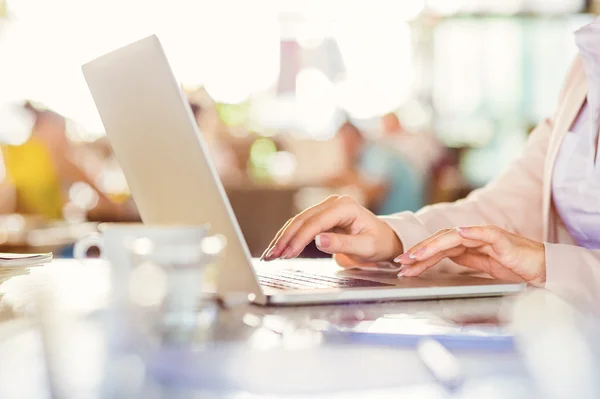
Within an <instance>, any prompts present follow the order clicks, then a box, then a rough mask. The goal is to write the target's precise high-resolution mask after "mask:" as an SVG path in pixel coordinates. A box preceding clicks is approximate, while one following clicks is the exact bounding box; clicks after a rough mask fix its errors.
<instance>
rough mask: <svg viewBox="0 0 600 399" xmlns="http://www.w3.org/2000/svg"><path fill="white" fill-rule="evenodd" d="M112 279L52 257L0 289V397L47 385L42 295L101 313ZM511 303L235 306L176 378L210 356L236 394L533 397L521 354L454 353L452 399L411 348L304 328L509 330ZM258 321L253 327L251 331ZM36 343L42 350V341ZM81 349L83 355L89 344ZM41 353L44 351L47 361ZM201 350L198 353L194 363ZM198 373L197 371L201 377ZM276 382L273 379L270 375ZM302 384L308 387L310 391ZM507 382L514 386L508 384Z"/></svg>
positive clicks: (59, 304)
mask: <svg viewBox="0 0 600 399" xmlns="http://www.w3.org/2000/svg"><path fill="white" fill-rule="evenodd" d="M7 277H10V275H7ZM108 282H109V279H108V269H107V266H106V265H105V264H104V263H103V262H87V263H85V264H81V263H79V262H77V261H73V260H55V261H54V262H53V263H52V264H51V265H47V266H41V267H37V268H32V269H31V270H30V273H29V274H25V275H17V276H14V277H12V278H8V279H6V280H5V281H4V282H3V283H2V284H1V285H0V294H1V295H2V299H1V302H0V305H1V306H0V369H2V370H6V368H5V366H7V365H10V364H14V361H15V359H16V358H18V359H19V363H20V364H21V365H23V366H22V367H20V368H17V369H15V368H14V367H13V368H11V367H9V369H11V370H12V371H11V372H8V373H4V374H2V373H0V397H3V398H4V397H12V396H11V395H9V394H11V393H13V394H14V392H19V396H18V397H40V396H39V395H40V392H46V391H45V390H47V383H44V382H43V381H44V379H45V378H46V377H45V376H44V375H45V374H44V372H42V371H40V370H42V369H46V368H47V367H48V360H47V358H48V357H49V354H48V348H47V346H46V347H45V348H44V345H41V344H40V331H39V328H38V327H39V325H40V324H41V325H43V323H42V322H40V320H38V319H36V318H35V316H33V315H34V314H35V312H33V311H32V305H33V304H34V303H36V300H37V301H38V302H37V303H38V307H39V306H40V305H39V292H40V291H44V290H46V289H50V290H51V291H52V293H53V294H52V298H53V299H52V305H53V306H54V307H55V308H56V309H62V310H66V309H68V310H69V312H71V314H80V315H81V314H84V313H85V314H93V313H94V312H97V311H101V310H102V309H105V307H106V303H107V300H108V296H109V292H110V291H109V283H108ZM514 303H515V298H514V297H511V298H508V297H505V298H471V299H445V300H428V301H400V302H380V303H358V304H348V305H322V306H298V307H259V306H255V305H241V306H238V307H236V308H234V309H230V310H221V311H220V312H219V315H218V317H217V319H216V320H217V321H216V323H215V325H214V327H213V330H212V332H211V333H212V336H213V338H214V340H213V341H211V342H213V343H214V342H218V343H219V344H218V345H216V346H215V349H211V350H209V351H207V350H204V351H202V350H198V351H192V352H195V354H194V355H192V357H191V358H188V357H187V356H188V354H184V355H183V358H184V359H185V361H183V362H184V363H185V364H186V365H188V366H189V365H190V364H196V363H194V362H198V363H197V367H196V366H194V367H186V368H184V369H182V370H179V371H178V372H179V373H180V374H181V378H183V380H182V381H183V382H182V383H187V384H189V383H190V381H194V380H195V379H197V380H202V378H204V377H205V375H206V372H207V371H206V369H205V368H206V363H202V361H204V362H206V361H207V360H206V359H213V360H211V361H210V362H209V363H211V364H213V365H217V366H214V369H211V370H210V372H213V373H216V371H215V370H218V364H219V362H221V361H222V359H224V358H226V359H229V358H231V357H232V356H233V357H235V359H236V362H235V363H227V370H228V372H227V373H225V374H227V376H226V377H223V375H222V374H218V375H217V374H215V376H216V377H215V376H213V377H214V378H211V379H210V381H211V383H212V382H214V381H221V382H222V384H224V385H228V386H229V387H231V388H234V389H239V390H246V391H249V392H259V393H265V392H268V393H271V394H273V395H275V396H273V397H280V395H289V394H296V395H298V394H300V393H305V394H307V395H310V396H311V397H318V396H314V395H315V394H317V393H321V394H323V393H327V395H325V396H323V397H337V396H332V395H333V393H334V392H336V393H339V394H340V395H342V396H340V397H363V396H361V395H357V393H358V392H362V393H363V394H365V393H366V392H369V393H374V392H380V393H383V392H386V393H390V394H392V393H393V394H394V395H400V397H402V396H401V394H406V395H407V396H406V397H416V396H411V395H420V396H419V397H425V398H428V397H432V398H434V397H435V398H439V397H477V392H480V391H481V390H482V389H484V388H485V389H488V390H491V391H493V392H495V393H496V394H497V395H496V394H494V395H491V396H488V397H514V398H520V397H523V398H526V397H536V395H535V392H536V391H535V384H534V382H532V380H531V379H530V377H529V372H528V371H527V367H526V364H525V363H524V362H523V358H522V354H521V353H519V352H518V351H474V350H472V351H468V350H467V351H461V352H455V355H456V356H457V359H459V361H460V364H461V366H462V369H463V371H464V374H465V376H466V377H467V379H468V380H469V381H471V383H470V384H467V385H465V386H464V387H463V388H461V389H462V390H461V394H460V395H458V396H452V395H455V393H449V392H448V390H447V389H445V388H443V387H442V386H441V385H440V384H438V383H437V382H436V379H434V378H433V377H432V375H431V373H430V372H429V371H428V369H427V368H426V367H425V366H424V365H423V363H422V361H421V360H420V358H419V356H417V353H416V351H415V349H414V347H411V346H406V345H404V346H402V345H401V346H398V347H394V346H389V345H387V346H381V345H365V344H355V345H353V344H350V345H349V344H332V343H328V341H327V340H325V341H323V338H322V336H321V337H319V339H318V340H317V341H318V342H317V341H315V337H316V336H315V335H314V334H312V335H311V334H304V335H303V331H304V330H303V329H302V326H304V325H305V324H303V323H306V322H307V321H315V320H317V321H319V320H320V321H326V322H328V323H333V324H338V325H343V326H346V327H347V326H351V325H353V324H357V323H360V322H365V321H369V320H375V319H378V318H382V317H383V318H386V319H399V320H411V321H412V322H413V323H414V322H415V321H416V322H418V321H419V320H434V321H435V320H443V321H450V322H453V323H457V324H470V323H475V324H484V325H494V324H497V323H510V318H511V314H513V313H512V312H513V310H514ZM538 305H539V304H538ZM38 310H39V309H38ZM55 319H56V320H55ZM57 320H63V321H64V319H61V318H60V317H54V316H52V321H53V322H57V323H63V321H60V322H59V321H57ZM265 320H266V321H269V323H271V324H272V325H275V328H274V327H272V326H270V325H269V324H268V323H266V322H265ZM257 321H259V322H258V323H259V326H256V325H254V327H253V326H252V324H253V323H254V322H257ZM282 321H283V323H284V326H283V327H282V329H281V330H280V331H278V330H277V329H278V328H279V327H277V326H276V324H277V322H282ZM273 322H274V323H275V324H273ZM63 324H64V323H63ZM36 326H37V327H36ZM289 326H293V328H291V329H290V328H288V327H289ZM286 329H287V330H286ZM281 331H283V333H282V332H281ZM286 331H287V332H286ZM290 331H291V333H290V334H288V332H290ZM304 332H306V331H304ZM312 332H314V331H312ZM41 341H42V344H43V343H44V334H42V338H41ZM40 345H41V346H40ZM58 346H59V347H60V348H61V351H62V350H64V352H66V353H68V352H69V351H70V350H74V349H73V348H74V347H76V345H74V344H73V345H72V344H71V343H69V344H68V345H58ZM72 346H73V347H72ZM19 348H21V349H19ZM35 348H37V349H35ZM85 348H87V349H86V350H88V349H89V345H88V346H86V347H85ZM204 348H206V347H205V346H204ZM36 351H37V352H36ZM40 353H41V354H45V356H46V361H45V362H44V360H43V359H44V357H43V356H41V355H40ZM198 353H200V354H201V355H202V356H200V357H198V356H196V355H197V354H198ZM78 355H80V354H78ZM169 356H171V355H169ZM173 356H175V355H173ZM176 356H179V355H176ZM90 358H91V357H90ZM78 359H79V361H78V365H79V366H78V367H82V365H83V363H81V358H80V357H79V358H78ZM199 359H200V360H199ZM171 360H172V359H171ZM203 367H204V369H203ZM223 367H225V366H223ZM92 368H93V367H92ZM33 370H37V371H33ZM194 370H203V373H204V374H202V373H200V372H197V371H194ZM231 370H236V373H235V378H231V373H232V372H233V371H231ZM283 370H285V372H283ZM209 374H210V373H209ZM274 375H277V378H273V377H274ZM219 378H221V380H219ZM23 379H26V380H30V381H36V380H37V381H38V383H37V384H36V383H32V384H30V385H29V386H27V387H25V386H24V385H23V384H16V382H15V381H23ZM184 380H185V381H184ZM40 381H42V382H40ZM202 381H204V383H206V381H205V380H202ZM307 381H310V382H311V383H310V384H307ZM507 381H509V382H510V381H512V383H510V384H508V385H507ZM236 384H237V385H236ZM17 385H18V386H17ZM232 385H233V386H232ZM36 387H37V388H36ZM204 387H206V385H204ZM196 388H197V387H196ZM36 389H37V390H36ZM21 390H25V391H21ZM507 390H508V391H507ZM161 392H162V394H163V396H164V392H163V391H161ZM340 392H341V393H340ZM352 395H357V396H352ZM448 395H450V396H448ZM168 396H169V395H166V396H164V397H168ZM42 397H44V396H42ZM182 397H183V396H182ZM186 397H187V396H186ZM190 397H195V396H190ZM250 397H252V396H250ZM261 397H262V396H261ZM294 397H299V396H294ZM394 397H398V396H394Z"/></svg>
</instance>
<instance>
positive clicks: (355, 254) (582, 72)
mask: <svg viewBox="0 0 600 399" xmlns="http://www.w3.org/2000/svg"><path fill="white" fill-rule="evenodd" d="M575 39H576V43H577V46H578V47H579V56H578V57H577V58H576V60H575V62H574V63H573V65H572V67H571V69H570V71H569V72H568V74H567V77H566V80H565V83H564V86H563V90H562V92H561V94H560V98H559V104H558V107H557V111H556V112H555V113H554V114H553V115H552V117H550V118H547V119H544V120H543V121H541V123H540V124H539V125H538V126H537V128H536V129H535V130H534V131H533V132H532V133H531V135H530V136H529V139H528V142H527V144H526V146H525V148H524V151H523V153H522V154H521V155H520V156H519V157H517V158H516V159H515V160H514V161H512V162H511V164H510V165H509V167H508V168H507V169H506V170H505V171H504V172H503V173H502V174H500V175H499V176H498V177H497V178H495V179H494V180H493V181H492V182H490V183H489V184H487V185H486V186H485V187H483V188H481V189H478V190H476V191H474V192H473V193H471V194H470V195H469V196H468V197H467V198H466V199H464V200H461V201H457V202H454V203H445V204H437V205H433V206H429V207H425V208H423V209H421V210H420V211H419V212H417V213H412V212H403V213H398V214H394V215H391V216H387V217H383V218H378V217H376V216H375V215H373V214H372V213H370V212H369V211H367V210H366V209H364V208H363V207H361V206H359V205H358V204H357V203H356V202H355V201H354V200H352V199H351V198H347V197H335V196H334V197H331V198H328V199H327V200H325V201H323V202H322V203H320V204H317V205H315V206H313V207H311V208H309V209H307V210H305V211H304V212H302V213H301V214H299V215H298V216H296V217H295V218H293V219H291V221H290V222H289V223H287V224H286V225H285V226H284V227H283V228H282V229H281V230H280V231H279V232H278V234H277V235H276V238H275V239H274V240H273V241H272V243H271V245H270V246H269V247H268V248H267V249H266V251H265V259H267V260H273V259H278V258H283V259H290V258H293V257H295V256H296V255H297V254H298V253H300V251H301V250H302V248H304V246H306V245H307V244H308V243H309V242H311V241H312V240H315V242H316V243H317V245H318V247H319V248H320V249H321V250H322V251H324V252H327V253H331V254H334V256H335V258H336V260H337V261H338V263H339V264H340V265H342V266H348V265H351V264H356V263H362V264H364V265H372V264H373V263H374V262H385V261H388V262H396V263H399V264H401V265H402V270H401V272H400V274H399V275H400V276H404V277H413V276H417V275H419V274H421V273H423V272H424V271H425V270H428V269H430V268H433V269H434V270H438V271H440V270H445V271H448V272H466V271H476V272H483V273H486V274H488V275H489V276H491V277H495V278H501V279H505V280H512V281H519V282H526V283H528V284H530V285H532V286H535V287H545V288H546V289H548V290H550V291H553V292H554V293H557V294H559V295H561V296H562V297H563V298H565V299H567V300H571V301H573V302H576V303H579V304H580V305H584V306H585V307H586V308H587V309H589V310H593V311H596V312H598V309H600V306H598V305H599V304H600V201H599V198H600V163H599V161H600V160H599V159H598V158H600V156H599V155H598V154H599V153H600V151H599V143H598V132H599V130H600V129H599V128H600V121H599V120H598V118H597V116H598V115H599V114H600V62H598V60H599V59H600V47H598V46H597V43H598V42H599V41H600V19H596V20H595V21H594V22H593V23H591V24H589V25H587V26H585V27H583V28H581V29H580V30H578V31H577V32H576V35H575Z"/></svg>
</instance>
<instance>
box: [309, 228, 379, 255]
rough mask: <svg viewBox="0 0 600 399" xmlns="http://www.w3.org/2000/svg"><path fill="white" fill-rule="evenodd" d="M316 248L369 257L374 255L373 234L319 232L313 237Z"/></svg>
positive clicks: (327, 251)
mask: <svg viewBox="0 0 600 399" xmlns="http://www.w3.org/2000/svg"><path fill="white" fill-rule="evenodd" d="M315 243H316V244H317V248H319V249H320V250H321V251H323V252H325V253H328V254H345V255H351V256H358V257H360V258H362V259H371V258H372V257H373V256H374V255H375V240H374V237H373V236H370V235H366V234H362V235H349V234H337V233H321V234H319V235H318V236H316V237H315Z"/></svg>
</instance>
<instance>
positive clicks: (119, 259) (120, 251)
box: [73, 223, 210, 341]
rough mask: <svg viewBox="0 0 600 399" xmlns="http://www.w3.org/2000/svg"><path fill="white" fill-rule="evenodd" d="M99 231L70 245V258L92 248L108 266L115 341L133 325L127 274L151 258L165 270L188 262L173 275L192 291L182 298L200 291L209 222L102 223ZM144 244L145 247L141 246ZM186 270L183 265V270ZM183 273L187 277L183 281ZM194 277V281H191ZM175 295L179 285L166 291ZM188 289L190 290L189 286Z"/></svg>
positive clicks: (83, 256) (81, 257)
mask: <svg viewBox="0 0 600 399" xmlns="http://www.w3.org/2000/svg"><path fill="white" fill-rule="evenodd" d="M99 230H100V232H99V233H94V234H90V235H87V236H84V237H83V238H81V239H80V240H79V241H78V242H77V243H76V244H75V247H74V250H73V253H74V257H75V258H76V259H78V260H80V261H84V260H86V259H88V258H87V252H88V251H89V249H90V248H92V247H97V248H98V249H99V250H100V257H101V258H102V259H103V260H105V261H107V262H108V265H109V267H110V284H111V293H110V298H109V302H110V303H109V309H110V310H111V311H110V312H109V317H110V318H109V320H110V321H109V326H110V327H109V329H110V331H111V332H110V334H111V336H113V337H118V338H113V339H116V340H125V341H127V340H128V339H129V336H130V335H131V334H132V331H133V329H134V328H133V327H134V326H132V325H130V324H131V320H133V319H132V317H131V315H132V310H131V309H132V308H131V306H133V305H132V303H131V285H130V284H131V281H132V280H131V278H132V273H134V270H136V268H139V267H140V265H141V264H144V262H146V261H150V262H153V263H155V264H157V265H160V266H161V267H165V268H166V269H165V271H168V270H169V268H170V267H178V266H184V265H186V264H189V265H190V266H192V267H191V268H188V270H187V271H186V270H183V272H181V271H180V272H176V273H173V274H172V275H171V277H172V278H173V280H174V281H172V282H171V283H177V284H179V285H180V286H181V287H177V288H187V287H188V286H190V287H192V288H191V289H192V290H193V291H194V292H193V293H190V292H187V293H186V292H181V295H185V298H184V299H185V300H187V301H188V302H190V301H193V300H194V298H195V297H196V296H197V295H200V294H201V288H203V287H202V285H203V281H202V270H203V269H202V264H205V263H208V262H209V261H210V256H209V255H208V254H206V253H205V251H204V249H203V244H204V243H205V240H206V239H207V238H210V237H209V236H208V225H203V226H168V225H164V226H161V225H144V224H140V223H135V224H134V223H131V224H125V223H105V224H101V225H100V226H99ZM144 247H145V248H144ZM184 269H185V268H184ZM181 276H184V277H185V276H190V278H189V279H188V280H190V281H188V280H184V282H185V283H187V285H186V284H181V280H182V278H181ZM191 280H193V281H191ZM170 291H173V292H175V293H178V292H179V291H183V289H175V290H170ZM187 291H190V290H189V289H188V290H187Z"/></svg>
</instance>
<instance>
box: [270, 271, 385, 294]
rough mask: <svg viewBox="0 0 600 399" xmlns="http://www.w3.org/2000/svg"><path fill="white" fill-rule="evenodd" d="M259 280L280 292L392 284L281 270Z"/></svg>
mask: <svg viewBox="0 0 600 399" xmlns="http://www.w3.org/2000/svg"><path fill="white" fill-rule="evenodd" d="M258 280H259V281H260V284H261V285H262V286H265V287H271V288H277V289H280V290H307V289H325V288H370V287H386V286H391V284H385V283H379V282H377V281H369V280H362V279H358V278H351V277H338V276H325V275H322V274H312V273H307V272H303V271H299V270H281V271H277V272H276V273H259V274H258Z"/></svg>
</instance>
